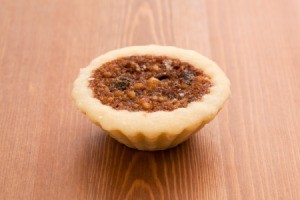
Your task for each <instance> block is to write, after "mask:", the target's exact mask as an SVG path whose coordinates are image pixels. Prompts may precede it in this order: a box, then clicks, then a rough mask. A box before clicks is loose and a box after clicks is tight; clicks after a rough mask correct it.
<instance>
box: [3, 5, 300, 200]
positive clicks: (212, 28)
mask: <svg viewBox="0 0 300 200" xmlns="http://www.w3.org/2000/svg"><path fill="white" fill-rule="evenodd" d="M0 5H1V6H0V89H1V90H0V111H1V116H0V199H5V200H6V199H9V200H10V199H13V200H15V199H22V200H23V199H59V200H60V199H104V200H106V199H107V200H114V199H120V200H123V199H155V200H157V199H172V200H173V199H175V200H176V199H178V200H185V199H187V200H191V199H228V200H232V199H251V200H252V199H258V200H261V199H272V200H273V199H283V200H287V199H295V200H296V199H300V131H299V130H300V120H299V116H300V78H299V77H300V1H299V0H288V1H284V0H272V1H269V0H247V1H246V0H243V1H236V0H226V1H221V0H219V1H218V0H190V1H181V0H164V1H158V0H157V1H154V0H122V1H121V0H100V1H99V0H86V1H83V0H72V1H67V0H43V1H39V0H27V1H25V0H15V1H12V0H0ZM152 43H154V44H160V45H174V46H178V47H182V48H187V49H193V50H196V51H198V52H200V53H202V54H204V55H206V56H208V57H210V58H211V59H213V60H215V61H216V62H217V63H218V64H219V65H220V66H221V68H222V69H223V70H224V71H225V72H226V74H227V75H228V76H229V78H230V79H231V82H232V98H231V99H230V101H229V102H228V103H227V104H226V106H225V108H224V109H223V110H222V111H221V112H220V114H219V115H218V117H217V118H216V119H214V120H213V121H212V122H211V123H210V124H209V125H207V126H206V127H205V128H204V129H202V130H201V131H200V132H199V133H198V134H196V135H195V136H193V137H192V138H191V139H190V140H189V141H187V142H185V143H184V144H182V145H180V146H178V147H176V148H173V149H170V150H166V151H160V152H142V151H137V150H133V149H130V148H127V147H125V146H123V145H121V144H119V143H118V142H116V141H114V140H113V139H111V138H110V137H108V136H107V135H105V133H104V132H103V131H101V130H99V128H97V127H96V126H94V125H92V124H91V123H90V122H89V121H88V120H87V119H86V118H85V117H84V116H83V115H82V114H81V113H80V112H78V111H77V110H76V108H75V106H74V102H73V101H72V99H71V95H70V94H71V90H72V82H73V81H74V79H75V77H76V76H77V74H78V72H79V68H81V67H84V66H86V65H87V64H88V63H89V61H90V60H91V59H93V58H94V57H96V56H98V55H100V54H102V53H104V52H106V51H108V50H112V49H115V48H120V47H123V46H128V45H145V44H152Z"/></svg>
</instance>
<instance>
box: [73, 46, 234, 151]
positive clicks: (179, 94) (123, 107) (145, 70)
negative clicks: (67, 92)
mask: <svg viewBox="0 0 300 200" xmlns="http://www.w3.org/2000/svg"><path fill="white" fill-rule="evenodd" d="M72 96H73V98H74V99H75V101H76V105H77V107H78V108H79V110H81V111H82V112H83V113H84V114H86V116H87V117H88V118H89V119H90V120H91V121H92V122H94V123H95V124H97V125H98V126H100V127H101V128H102V129H103V130H105V131H106V132H107V133H108V134H109V135H110V136H111V137H113V138H115V139H116V140H117V141H119V142H121V143H123V144H125V145H127V146H128V147H132V148H136V149H140V150H162V149H167V148H171V147H174V146H176V145H177V144H179V143H181V142H183V141H185V140H186V139H188V137H189V136H190V135H191V134H192V133H194V132H196V131H197V130H198V129H200V128H202V127H203V126H204V125H205V124H206V123H208V122H209V121H211V120H212V119H213V118H214V117H215V115H216V114H217V113H218V111H219V110H220V109H221V108H222V107H223V105H224V103H225V101H226V100H227V99H228V97H229V96H230V82H229V80H228V78H227V77H226V76H225V74H224V73H223V72H222V70H221V69H220V68H219V67H218V66H217V65H216V64H215V63H214V62H212V61H211V60H209V59H207V58H205V57H204V56H202V55H200V54H198V53H196V52H195V51H191V50H184V49H180V48H176V47H171V46H156V45H149V46H132V47H126V48H122V49H118V50H114V51H110V52H108V53H106V54H104V55H102V56H100V57H98V58H96V59H94V60H93V61H92V62H91V63H90V64H89V65H88V66H87V67H86V68H83V69H81V70H80V73H79V76H78V78H77V79H76V80H75V82H74V88H73V91H72Z"/></svg>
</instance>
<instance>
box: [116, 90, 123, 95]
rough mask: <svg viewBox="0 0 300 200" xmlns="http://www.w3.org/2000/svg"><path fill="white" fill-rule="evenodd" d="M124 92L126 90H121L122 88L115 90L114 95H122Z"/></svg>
mask: <svg viewBox="0 0 300 200" xmlns="http://www.w3.org/2000/svg"><path fill="white" fill-rule="evenodd" d="M123 94H124V92H123V91H121V90H117V91H115V92H114V95H115V96H121V95H123Z"/></svg>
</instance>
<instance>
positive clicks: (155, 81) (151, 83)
mask: <svg viewBox="0 0 300 200" xmlns="http://www.w3.org/2000/svg"><path fill="white" fill-rule="evenodd" d="M159 82H160V81H159V80H158V79H157V78H154V77H151V78H149V79H148V80H147V83H148V85H149V87H150V89H153V88H154V87H155V86H156V85H158V84H159Z"/></svg>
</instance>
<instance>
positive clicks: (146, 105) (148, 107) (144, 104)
mask: <svg viewBox="0 0 300 200" xmlns="http://www.w3.org/2000/svg"><path fill="white" fill-rule="evenodd" d="M141 105H142V107H143V108H144V109H146V110H149V109H151V108H152V106H151V104H150V103H148V102H142V103H141Z"/></svg>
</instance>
